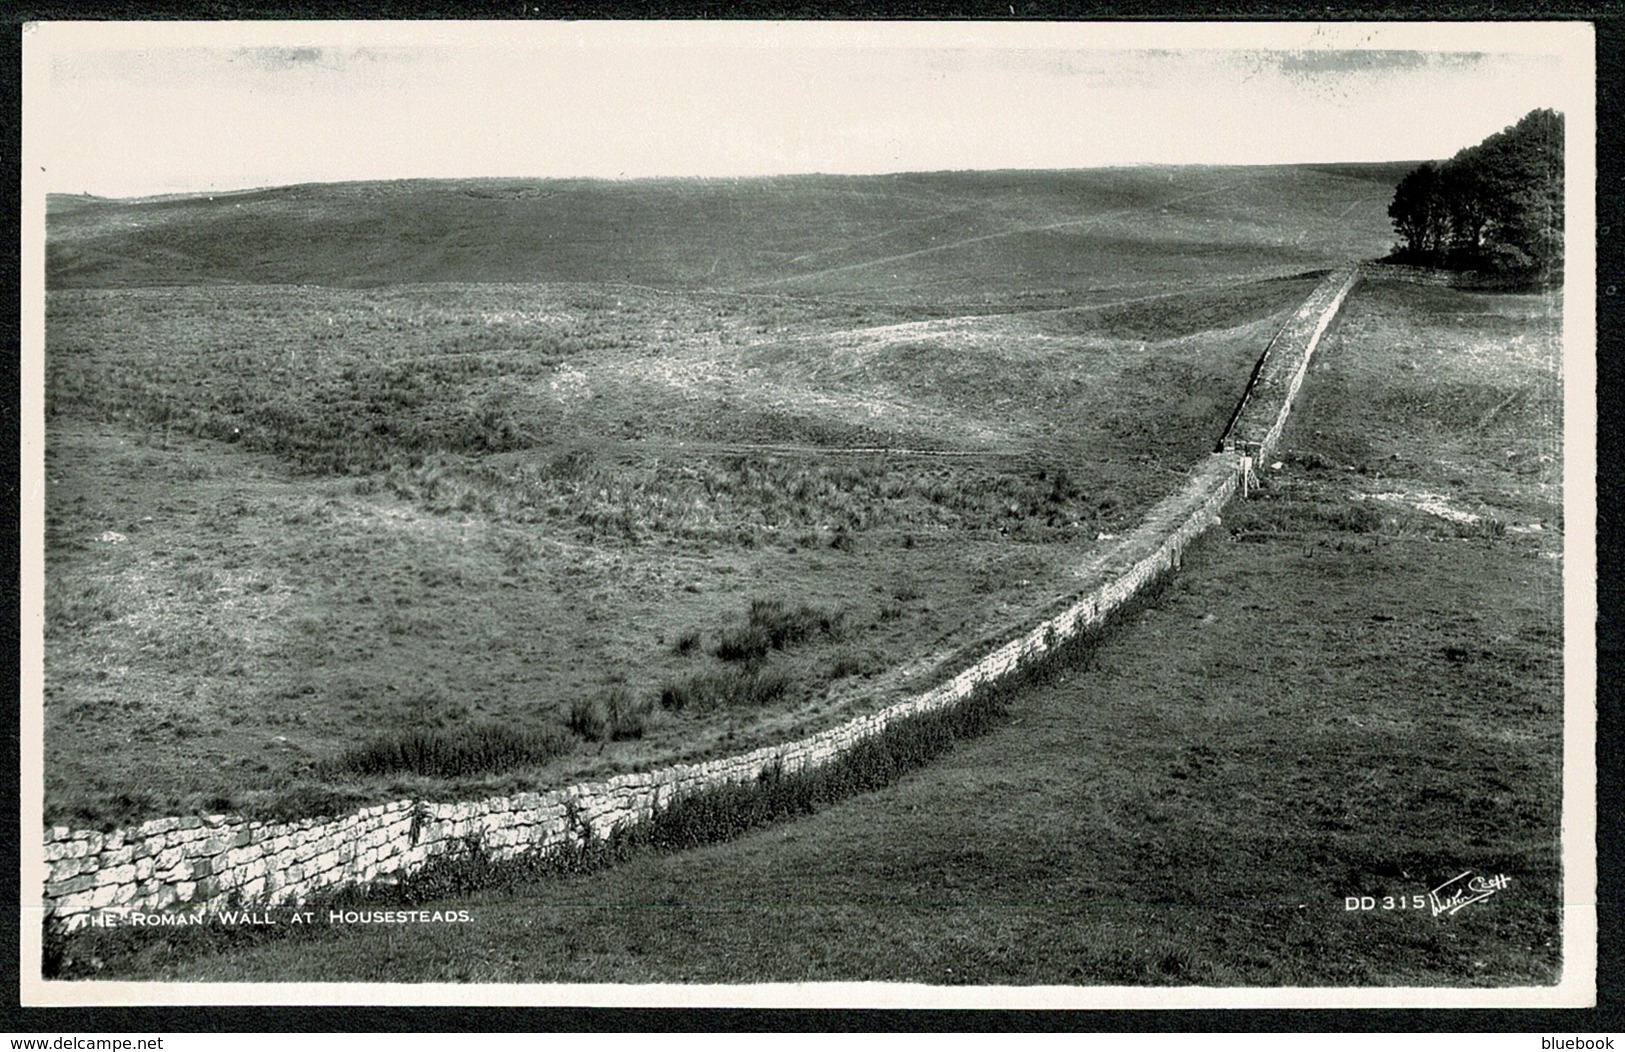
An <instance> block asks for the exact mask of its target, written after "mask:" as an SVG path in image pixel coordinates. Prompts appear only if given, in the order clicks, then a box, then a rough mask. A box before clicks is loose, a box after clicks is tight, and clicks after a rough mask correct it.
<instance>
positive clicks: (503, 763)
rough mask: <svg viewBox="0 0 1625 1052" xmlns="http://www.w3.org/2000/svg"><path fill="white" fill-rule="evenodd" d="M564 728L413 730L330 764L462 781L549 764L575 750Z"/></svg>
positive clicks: (345, 769) (351, 770) (359, 771)
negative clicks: (482, 775)
mask: <svg viewBox="0 0 1625 1052" xmlns="http://www.w3.org/2000/svg"><path fill="white" fill-rule="evenodd" d="M570 746H571V739H570V738H569V737H568V736H566V735H565V734H564V733H563V732H562V731H561V730H558V729H556V728H547V729H544V730H539V731H538V730H527V729H523V728H517V727H510V726H508V725H506V724H500V723H488V724H481V725H477V726H472V727H460V728H458V729H456V730H451V731H425V730H407V731H402V732H400V733H398V734H395V735H392V736H388V737H380V738H375V739H373V740H372V741H370V742H368V743H367V744H365V745H361V746H358V747H356V748H354V749H350V750H349V751H347V752H344V753H342V754H340V755H339V756H338V757H336V758H335V759H333V760H331V761H329V762H328V765H327V766H328V768H329V770H330V771H331V772H332V773H339V774H353V775H362V776H367V775H384V774H402V773H407V774H421V775H427V776H429V777H431V778H461V777H467V776H470V775H479V774H490V773H493V772H497V771H504V770H509V769H511V768H514V767H524V766H527V765H529V764H537V763H545V762H546V761H548V760H551V759H553V758H554V757H556V756H561V755H563V754H564V753H566V752H568V751H569V750H570Z"/></svg>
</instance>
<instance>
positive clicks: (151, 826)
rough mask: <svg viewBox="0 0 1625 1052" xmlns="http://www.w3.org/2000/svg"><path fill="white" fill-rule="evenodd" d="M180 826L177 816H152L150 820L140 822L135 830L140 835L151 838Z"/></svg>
mask: <svg viewBox="0 0 1625 1052" xmlns="http://www.w3.org/2000/svg"><path fill="white" fill-rule="evenodd" d="M180 826H181V820H180V819H179V818H154V819H153V820H152V821H150V822H142V823H141V824H140V825H139V826H137V827H136V830H135V831H136V833H137V834H138V835H140V836H142V837H146V838H151V837H154V836H159V835H161V834H164V833H167V832H169V831H170V830H171V829H179V828H180Z"/></svg>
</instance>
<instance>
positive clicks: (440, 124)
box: [24, 23, 1592, 196]
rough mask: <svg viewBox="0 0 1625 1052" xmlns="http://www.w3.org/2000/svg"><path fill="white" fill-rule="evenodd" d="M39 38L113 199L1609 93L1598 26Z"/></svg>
mask: <svg viewBox="0 0 1625 1052" xmlns="http://www.w3.org/2000/svg"><path fill="white" fill-rule="evenodd" d="M24 40H25V43H24V59H25V78H26V79H25V86H24V105H25V119H24V135H25V156H26V161H27V163H28V164H29V166H30V167H29V171H30V174H31V175H34V176H37V177H39V179H40V180H42V182H43V185H44V187H45V188H46V189H48V190H51V191H64V192H90V193H96V194H103V195H110V196H132V195H140V194H152V193H168V192H176V191H210V190H226V189H239V188H246V187H255V186H274V185H283V184H288V183H297V182H314V181H337V180H349V179H393V178H407V177H466V176H524V177H560V176H597V177H606V178H624V177H642V176H673V175H676V176H686V175H702V176H729V175H760V174H773V173H788V172H842V173H861V172H897V171H930V170H940V169H967V168H1081V167H1093V166H1103V165H1123V164H1142V163H1212V164H1259V163H1286V162H1306V161H1369V160H1418V159H1424V158H1434V157H1446V156H1449V155H1450V154H1452V153H1454V152H1455V151H1456V150H1458V149H1460V148H1461V147H1463V146H1466V145H1470V144H1472V143H1474V142H1477V141H1479V140H1480V139H1482V138H1483V137H1484V136H1486V135H1488V134H1489V133H1491V132H1494V131H1497V130H1499V129H1501V128H1503V127H1505V126H1506V125H1508V124H1511V123H1512V122H1514V121H1516V120H1517V119H1518V118H1519V117H1521V116H1522V115H1523V114H1525V113H1527V112H1528V111H1529V110H1531V109H1534V108H1537V107H1543V106H1549V107H1553V108H1556V109H1560V110H1564V111H1565V112H1570V111H1572V109H1573V108H1574V107H1576V106H1588V105H1589V102H1588V101H1587V100H1588V95H1589V92H1590V91H1591V90H1592V88H1591V75H1590V72H1591V71H1590V65H1589V62H1590V59H1589V54H1590V38H1589V36H1588V27H1586V26H1584V25H1575V24H1544V25H1524V26H1482V25H1479V26H1473V25H1446V24H1438V25H1403V24H1389V25H1384V24H1367V25H1354V26H1349V25H1344V26H1316V25H1312V24H1298V25H1287V26H1257V25H1241V24H1231V25H1217V26H1214V25H1208V26H1200V25H1189V24H1187V25H1163V26H1143V25H1127V24H1117V25H1109V26H1100V25H1082V24H1059V25H1057V24H1048V25H1032V24H1026V25H1022V24H992V23H957V24H938V25H920V24H906V25H905V24H876V23H867V24H826V23H791V24H783V23H765V24H740V23H682V24H672V23H614V24H606V23H568V24H560V23H498V24H491V23H487V24H480V23H238V24H233V23H222V24H173V23H170V24H165V23H138V24H127V25H117V24H114V25H105V24H89V23H55V24H47V25H40V26H33V27H30V28H29V29H28V30H27V31H26V33H25V38H24ZM41 170H43V174H41ZM36 185H39V184H36Z"/></svg>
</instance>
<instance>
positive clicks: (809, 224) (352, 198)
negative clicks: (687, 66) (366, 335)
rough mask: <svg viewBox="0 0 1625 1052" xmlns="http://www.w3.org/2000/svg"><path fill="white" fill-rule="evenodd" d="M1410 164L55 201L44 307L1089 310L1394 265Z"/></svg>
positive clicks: (422, 186) (355, 186)
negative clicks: (1150, 295) (67, 296)
mask: <svg viewBox="0 0 1625 1052" xmlns="http://www.w3.org/2000/svg"><path fill="white" fill-rule="evenodd" d="M1403 168H1404V165H1401V164H1383V165H1329V166H1278V167H1245V168H1237V167H1177V168H1164V167H1146V168H1128V169H1099V170H1080V171H1059V172H943V173H925V174H904V175H882V176H822V175H810V176H784V177H774V178H758V179H711V180H676V179H669V180H635V181H626V182H605V181H590V180H553V181H545V180H465V181H444V180H440V181H427V180H407V181H399V182H388V183H349V184H331V185H306V186H289V187H280V188H275V189H265V190H255V191H247V192H238V193H229V194H216V195H212V196H210V195H197V196H181V197H173V196H172V197H163V198H145V199H131V200H107V199H100V198H89V197H82V196H81V197H72V196H67V195H53V197H52V198H51V199H50V201H49V204H48V232H49V233H48V240H49V245H48V262H47V283H48V286H49V287H51V288H53V289H59V288H98V287H127V286H148V285H192V284H239V283H249V284H279V285H327V286H345V287H370V286H379V285H390V284H400V283H422V282H464V283H491V282H520V283H538V282H590V283H609V282H616V283H631V284H644V285H654V286H659V287H662V288H677V289H709V290H719V291H721V290H728V291H739V292H758V293H780V294H788V295H793V296H798V297H803V296H806V297H819V296H841V297H849V298H858V299H863V300H876V299H882V300H898V301H905V302H921V301H927V300H937V301H944V300H958V301H971V302H1006V301H1014V302H1017V303H1023V304H1027V303H1034V302H1037V303H1042V302H1045V301H1055V302H1077V301H1078V298H1079V297H1080V296H1081V297H1087V295H1088V294H1089V293H1092V292H1098V291H1100V290H1102V289H1120V288H1123V287H1137V286H1144V285H1147V284H1149V283H1158V282H1167V281H1170V280H1173V281H1180V280H1189V279H1192V278H1196V277H1202V276H1205V277H1207V278H1209V279H1211V278H1214V277H1219V276H1222V275H1226V274H1238V275H1256V274H1259V273H1264V272H1271V271H1276V272H1286V271H1293V270H1303V269H1306V268H1309V267H1312V266H1316V265H1323V264H1324V263H1325V262H1327V261H1328V260H1336V259H1343V258H1347V257H1349V256H1369V255H1378V254H1381V253H1382V252H1384V251H1386V250H1387V249H1388V248H1389V247H1390V243H1391V237H1390V233H1389V227H1388V221H1387V217H1386V207H1387V203H1388V200H1389V198H1390V197H1391V194H1392V187H1393V185H1394V181H1395V180H1396V179H1397V178H1398V175H1399V174H1400V173H1401V171H1402V169H1403Z"/></svg>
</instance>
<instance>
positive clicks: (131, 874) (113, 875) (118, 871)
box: [96, 862, 135, 884]
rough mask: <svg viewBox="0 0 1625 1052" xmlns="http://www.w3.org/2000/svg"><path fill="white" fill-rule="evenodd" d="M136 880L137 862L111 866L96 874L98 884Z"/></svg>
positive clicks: (125, 882) (127, 882)
mask: <svg viewBox="0 0 1625 1052" xmlns="http://www.w3.org/2000/svg"><path fill="white" fill-rule="evenodd" d="M134 880H135V864H134V863H133V862H127V863H125V864H124V865H122V866H110V867H108V868H107V869H104V870H101V871H100V872H99V873H97V874H96V883H97V884H129V883H131V882H133V881H134Z"/></svg>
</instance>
